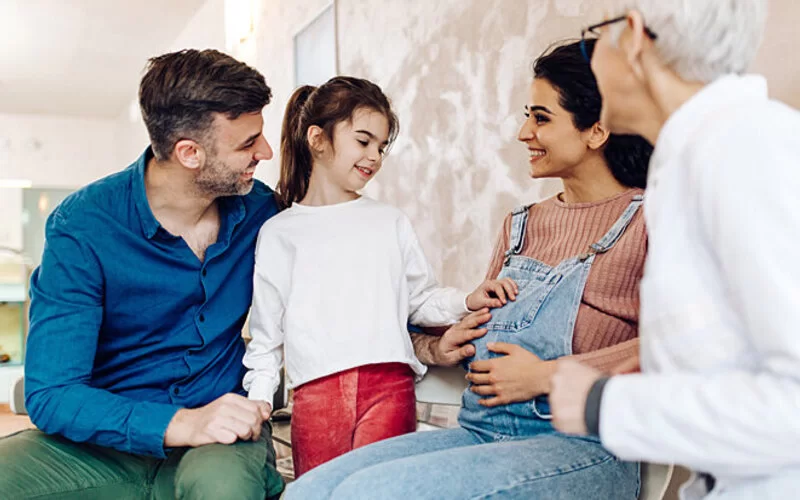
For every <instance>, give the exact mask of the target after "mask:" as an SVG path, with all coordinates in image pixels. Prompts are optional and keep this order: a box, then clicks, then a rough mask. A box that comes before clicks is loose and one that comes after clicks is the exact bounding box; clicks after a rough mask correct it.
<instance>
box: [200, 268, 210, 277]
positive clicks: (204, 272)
mask: <svg viewBox="0 0 800 500" xmlns="http://www.w3.org/2000/svg"><path fill="white" fill-rule="evenodd" d="M200 274H202V275H203V276H204V277H205V275H206V274H208V273H207V272H206V270H205V269H203V272H201V273H200Z"/></svg>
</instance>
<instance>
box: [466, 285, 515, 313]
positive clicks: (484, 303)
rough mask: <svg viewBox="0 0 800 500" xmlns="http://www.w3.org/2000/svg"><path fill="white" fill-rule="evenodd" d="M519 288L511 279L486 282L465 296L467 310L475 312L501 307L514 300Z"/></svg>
mask: <svg viewBox="0 0 800 500" xmlns="http://www.w3.org/2000/svg"><path fill="white" fill-rule="evenodd" d="M518 293H519V288H518V287H517V284H516V283H515V282H514V280H512V279H511V278H503V279H500V280H486V281H484V282H483V283H481V284H480V285H479V286H478V288H476V289H475V291H474V292H472V293H471V294H469V295H468V296H467V308H468V309H469V310H470V311H477V310H478V309H483V308H484V307H488V308H490V309H491V308H494V307H503V306H504V305H506V302H508V301H509V300H516V298H517V294H518Z"/></svg>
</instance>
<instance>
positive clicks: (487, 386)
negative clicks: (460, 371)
mask: <svg viewBox="0 0 800 500" xmlns="http://www.w3.org/2000/svg"><path fill="white" fill-rule="evenodd" d="M487 347H488V348H489V350H490V351H492V352H496V353H500V354H505V356H502V357H499V358H492V359H486V360H482V361H475V362H474V363H472V364H470V365H469V370H470V372H469V373H468V374H467V380H469V381H470V382H472V387H471V388H470V390H471V391H472V392H474V393H476V394H480V395H481V396H493V397H487V398H483V399H481V400H480V404H482V405H483V406H490V407H491V406H498V405H506V404H509V403H519V402H522V401H530V400H532V399H533V398H535V397H536V396H540V395H542V394H547V393H548V392H550V377H551V376H552V374H553V371H554V370H555V362H553V361H542V360H541V359H539V357H538V356H536V355H535V354H533V353H532V352H530V351H528V350H527V349H525V348H524V347H522V346H518V345H515V344H507V343H505V342H491V343H489V344H488V345H487Z"/></svg>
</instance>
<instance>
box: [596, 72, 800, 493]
mask: <svg viewBox="0 0 800 500" xmlns="http://www.w3.org/2000/svg"><path fill="white" fill-rule="evenodd" d="M799 133H800V113H798V112H797V111H796V110H793V109H791V108H789V107H787V106H785V105H783V104H780V103H778V102H775V101H770V100H769V99H768V97H767V86H766V82H765V81H764V79H763V78H760V77H756V76H746V77H739V76H726V77H724V78H721V79H719V80H718V81H716V82H713V83H711V84H710V85H708V86H707V87H705V88H704V89H703V90H701V91H700V92H699V93H698V94H697V95H695V96H694V97H692V98H691V99H690V100H689V101H688V102H686V103H685V104H684V105H683V106H681V108H680V109H678V111H677V112H675V113H674V114H673V115H672V116H671V117H670V118H669V120H668V121H667V123H666V124H665V125H664V128H663V129H662V131H661V135H660V136H659V138H658V142H657V144H656V148H655V153H654V155H653V158H652V160H651V163H650V174H649V179H648V184H647V198H646V201H645V217H646V221H647V229H648V233H649V241H650V247H649V249H648V256H647V264H646V267H645V273H644V279H643V280H642V282H641V317H640V319H639V328H640V338H641V358H642V369H643V370H644V373H643V374H639V375H627V376H621V377H614V378H613V379H611V381H610V382H609V383H608V385H607V386H606V389H605V392H604V395H603V400H602V407H601V417H600V436H601V438H602V441H603V444H604V445H605V446H606V447H607V448H608V449H609V450H611V451H612V452H614V453H615V454H616V455H617V456H619V457H620V458H623V459H628V460H645V461H650V462H660V463H669V462H674V463H679V464H683V465H687V466H689V467H691V468H692V469H694V470H696V471H702V472H710V473H712V474H713V475H714V476H716V478H717V486H716V488H715V489H714V493H713V494H712V495H711V497H713V498H720V499H723V498H725V499H740V498H741V499H745V498H747V499H750V498H759V499H765V500H766V499H773V498H776V499H777V498H780V499H783V498H797V497H798V494H800V493H799V492H800V266H798V263H797V255H798V248H800V152H799V151H800V139H798V137H800V136H799V135H798V134H799ZM697 490H700V491H699V492H698V491H697ZM703 494H704V493H703V488H702V483H700V482H697V481H695V482H693V483H690V484H689V485H688V486H687V488H686V489H685V490H684V498H700V497H702V495H703Z"/></svg>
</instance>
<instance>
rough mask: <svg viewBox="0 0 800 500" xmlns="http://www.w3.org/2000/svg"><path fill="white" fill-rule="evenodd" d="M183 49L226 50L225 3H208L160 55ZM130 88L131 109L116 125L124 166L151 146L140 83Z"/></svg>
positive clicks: (211, 0)
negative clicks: (140, 106) (140, 109)
mask: <svg viewBox="0 0 800 500" xmlns="http://www.w3.org/2000/svg"><path fill="white" fill-rule="evenodd" d="M181 49H217V50H221V51H224V50H225V0H208V1H207V2H206V3H205V4H203V7H202V8H200V9H199V10H198V11H197V13H196V14H195V15H194V16H192V18H191V20H189V22H188V23H187V24H186V26H185V27H184V29H183V31H181V32H180V34H178V36H177V38H176V39H175V41H174V42H173V43H172V45H170V46H169V47H164V49H163V50H162V51H161V52H160V53H167V52H172V51H175V50H181ZM152 55H153V56H156V55H159V54H152ZM146 63H147V61H142V68H144V66H145V64H146ZM130 88H131V91H130V93H131V100H130V104H129V105H128V109H126V110H124V111H123V112H122V113H120V115H119V117H118V118H117V119H116V122H115V123H114V134H115V141H116V151H115V154H116V161H117V163H119V164H120V165H128V164H129V163H131V162H133V161H134V160H136V158H138V157H139V155H141V154H142V152H143V151H144V149H145V148H146V147H147V145H148V144H150V139H149V138H148V136H147V129H146V128H145V126H144V123H143V122H142V114H141V112H140V111H139V100H138V97H137V96H138V92H139V81H138V80H137V81H133V82H131V86H130Z"/></svg>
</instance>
